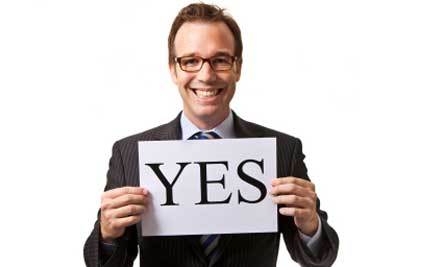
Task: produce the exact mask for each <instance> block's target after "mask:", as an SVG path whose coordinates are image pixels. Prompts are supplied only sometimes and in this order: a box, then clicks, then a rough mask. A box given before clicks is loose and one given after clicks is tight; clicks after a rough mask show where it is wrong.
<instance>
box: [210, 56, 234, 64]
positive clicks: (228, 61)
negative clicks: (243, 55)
mask: <svg viewBox="0 0 443 267" xmlns="http://www.w3.org/2000/svg"><path fill="white" fill-rule="evenodd" d="M231 61H232V60H231V58H230V57H225V56H220V57H214V58H212V59H211V62H212V64H214V65H231Z"/></svg>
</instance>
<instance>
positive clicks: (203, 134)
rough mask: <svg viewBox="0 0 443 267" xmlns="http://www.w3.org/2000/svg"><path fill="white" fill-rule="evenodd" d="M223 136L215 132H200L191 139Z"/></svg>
mask: <svg viewBox="0 0 443 267" xmlns="http://www.w3.org/2000/svg"><path fill="white" fill-rule="evenodd" d="M220 138H221V137H220V136H219V135H218V134H217V133H215V132H198V133H195V134H194V135H193V136H191V137H190V138H189V139H190V140H192V139H220Z"/></svg>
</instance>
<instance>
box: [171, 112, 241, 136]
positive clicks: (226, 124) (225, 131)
mask: <svg viewBox="0 0 443 267" xmlns="http://www.w3.org/2000/svg"><path fill="white" fill-rule="evenodd" d="M180 125H181V130H182V140H187V139H189V138H190V137H191V136H192V135H194V134H195V133H197V132H215V133H216V134H218V135H219V136H220V137H221V138H235V133H234V116H233V115H232V111H230V112H229V115H228V117H227V118H226V119H225V120H224V121H222V122H221V123H220V124H219V125H217V126H215V127H214V128H212V129H209V130H207V129H199V128H198V127H197V126H195V125H194V124H193V123H192V122H191V121H190V120H189V119H188V118H187V117H186V115H185V114H184V112H182V113H181V116H180Z"/></svg>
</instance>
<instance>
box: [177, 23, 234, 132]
mask: <svg viewBox="0 0 443 267" xmlns="http://www.w3.org/2000/svg"><path fill="white" fill-rule="evenodd" d="M234 47H235V41H234V36H233V34H232V32H231V31H230V30H229V28H228V26H227V25H226V24H225V23H223V22H213V23H208V22H187V23H184V24H183V25H182V26H181V27H180V29H179V30H178V32H177V35H176V37H175V54H176V56H177V57H183V56H189V55H192V56H199V57H202V58H211V57H213V56H216V55H220V54H224V55H230V56H233V55H234V52H235V48H234ZM240 68H241V66H240V65H239V64H237V63H234V66H233V68H232V69H231V70H227V71H226V70H225V71H217V72H216V71H214V70H213V69H212V68H211V66H210V64H209V62H204V63H203V66H202V68H201V69H200V71H198V72H185V71H183V70H181V69H180V67H179V66H178V64H177V63H176V64H173V65H170V66H169V69H170V72H171V77H172V80H173V81H174V83H175V84H176V85H177V87H178V89H179V92H180V95H181V97H182V99H183V111H184V112H185V114H186V115H187V116H188V117H189V118H190V119H191V121H194V122H195V121H203V122H217V123H220V122H221V121H222V120H223V119H224V118H226V116H227V115H228V113H229V103H230V102H231V99H232V97H233V96H234V92H235V83H236V82H237V81H238V80H239V79H240ZM214 126H215V125H214Z"/></svg>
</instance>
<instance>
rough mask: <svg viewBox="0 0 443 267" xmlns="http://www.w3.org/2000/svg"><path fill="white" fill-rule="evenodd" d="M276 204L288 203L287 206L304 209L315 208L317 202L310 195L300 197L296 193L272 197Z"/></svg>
mask: <svg viewBox="0 0 443 267" xmlns="http://www.w3.org/2000/svg"><path fill="white" fill-rule="evenodd" d="M272 202H274V203H275V204H280V205H286V206H287V207H297V208H302V209H313V207H315V203H314V201H313V200H312V199H310V198H308V197H299V196H296V195H280V196H275V197H273V198H272Z"/></svg>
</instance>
